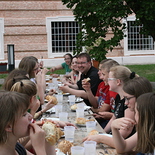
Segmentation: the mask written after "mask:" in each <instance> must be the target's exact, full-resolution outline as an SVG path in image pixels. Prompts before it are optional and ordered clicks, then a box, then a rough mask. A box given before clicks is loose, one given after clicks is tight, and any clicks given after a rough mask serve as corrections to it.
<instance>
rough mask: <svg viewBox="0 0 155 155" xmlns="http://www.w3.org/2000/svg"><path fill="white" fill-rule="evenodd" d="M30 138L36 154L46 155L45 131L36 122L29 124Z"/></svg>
mask: <svg viewBox="0 0 155 155" xmlns="http://www.w3.org/2000/svg"><path fill="white" fill-rule="evenodd" d="M30 140H31V143H32V146H33V148H34V150H35V152H36V155H47V154H46V149H45V132H44V131H43V130H42V129H41V128H40V127H39V126H38V125H36V124H32V123H31V124H30Z"/></svg>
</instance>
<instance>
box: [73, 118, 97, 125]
mask: <svg viewBox="0 0 155 155" xmlns="http://www.w3.org/2000/svg"><path fill="white" fill-rule="evenodd" d="M89 121H95V119H93V118H92V119H85V118H82V117H78V118H76V120H75V123H76V124H86V122H89Z"/></svg>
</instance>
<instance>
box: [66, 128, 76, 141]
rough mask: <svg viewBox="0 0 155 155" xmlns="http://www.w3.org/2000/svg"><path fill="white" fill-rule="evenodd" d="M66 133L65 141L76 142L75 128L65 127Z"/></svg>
mask: <svg viewBox="0 0 155 155" xmlns="http://www.w3.org/2000/svg"><path fill="white" fill-rule="evenodd" d="M64 133H65V140H67V141H70V142H73V141H74V133H75V127H74V126H65V127H64Z"/></svg>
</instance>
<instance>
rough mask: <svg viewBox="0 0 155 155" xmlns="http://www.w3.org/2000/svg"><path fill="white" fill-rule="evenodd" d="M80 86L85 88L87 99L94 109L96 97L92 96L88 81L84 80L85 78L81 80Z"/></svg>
mask: <svg viewBox="0 0 155 155" xmlns="http://www.w3.org/2000/svg"><path fill="white" fill-rule="evenodd" d="M82 87H83V88H84V89H85V91H86V94H87V97H88V100H89V102H90V104H91V105H92V107H93V108H94V109H97V108H98V97H97V96H96V97H95V96H94V95H93V93H92V91H91V86H90V83H89V82H85V80H83V81H82Z"/></svg>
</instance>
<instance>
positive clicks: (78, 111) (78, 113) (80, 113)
mask: <svg viewBox="0 0 155 155" xmlns="http://www.w3.org/2000/svg"><path fill="white" fill-rule="evenodd" d="M76 117H77V118H79V117H81V118H84V109H82V108H78V109H76Z"/></svg>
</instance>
